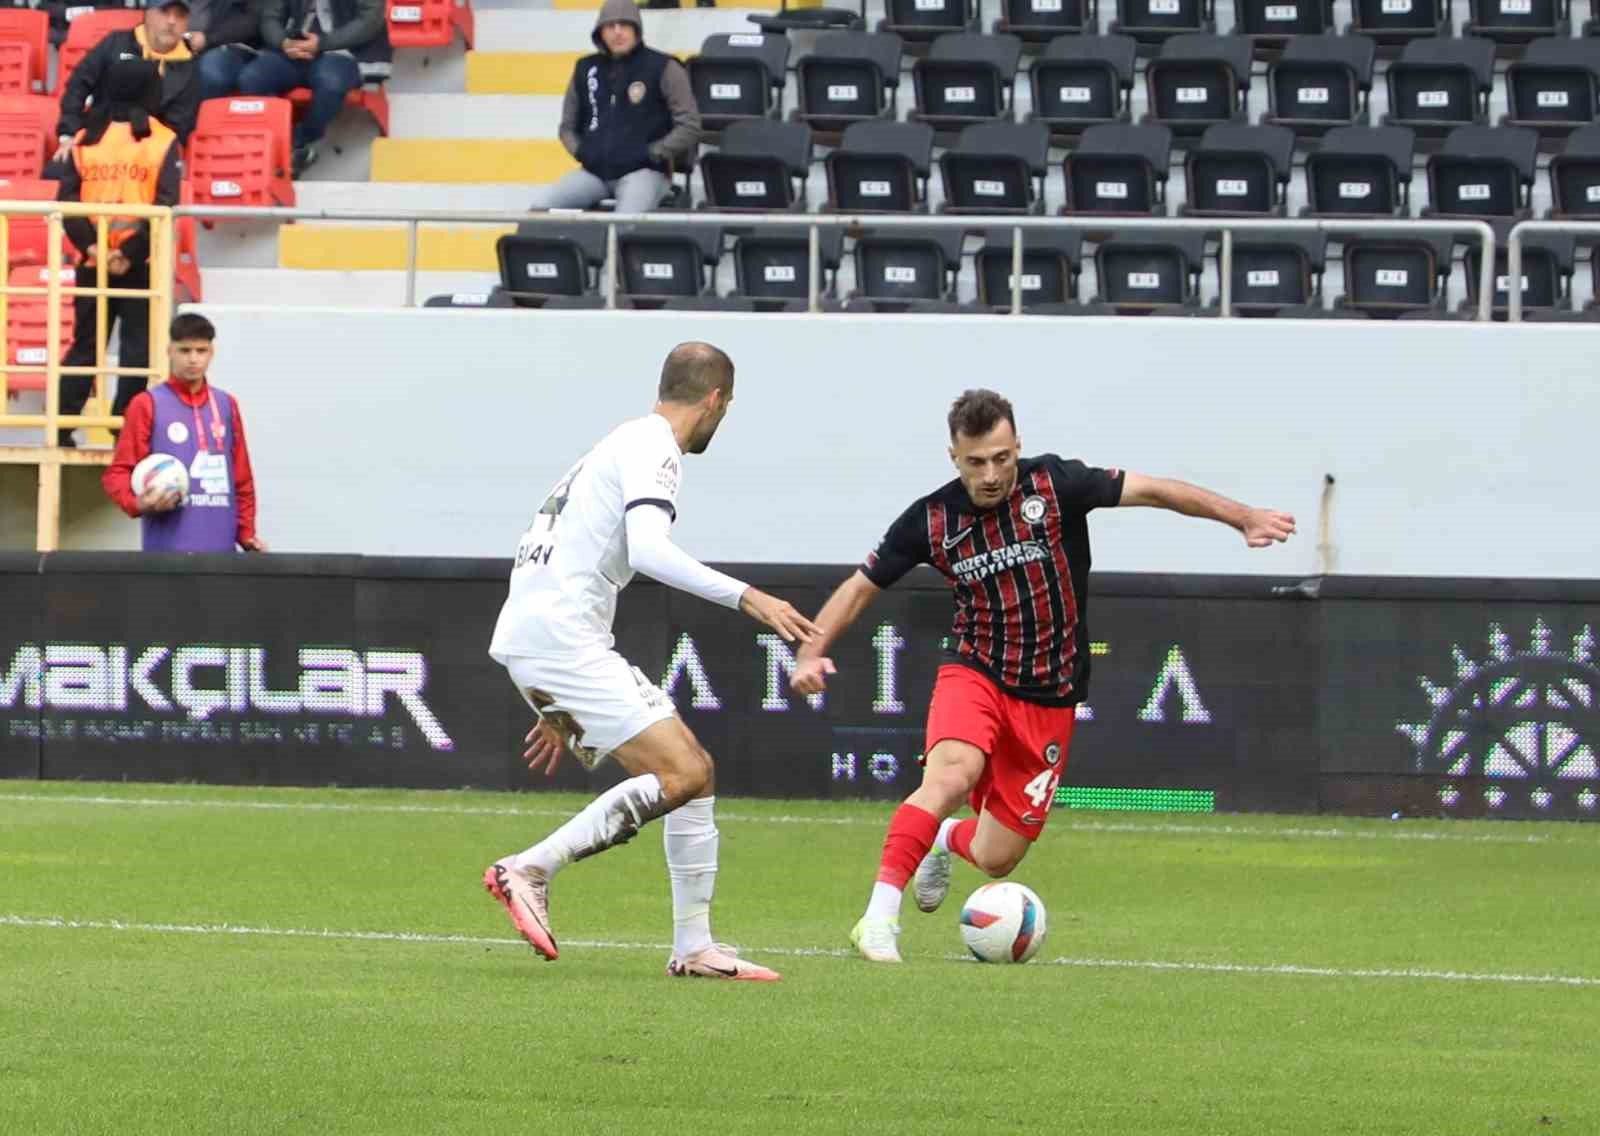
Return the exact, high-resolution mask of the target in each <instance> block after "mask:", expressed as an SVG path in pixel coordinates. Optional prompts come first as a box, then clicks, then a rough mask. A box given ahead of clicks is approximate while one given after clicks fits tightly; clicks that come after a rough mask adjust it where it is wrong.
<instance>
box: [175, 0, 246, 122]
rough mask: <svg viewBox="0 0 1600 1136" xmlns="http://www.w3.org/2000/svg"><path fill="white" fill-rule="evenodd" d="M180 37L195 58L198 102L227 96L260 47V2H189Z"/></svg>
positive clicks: (244, 0)
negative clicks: (184, 30)
mask: <svg viewBox="0 0 1600 1136" xmlns="http://www.w3.org/2000/svg"><path fill="white" fill-rule="evenodd" d="M183 38H184V42H185V43H187V44H188V45H189V50H190V51H192V52H194V53H195V55H197V56H199V60H200V61H199V63H198V64H197V66H198V68H199V70H200V101H201V102H204V101H205V100H206V99H220V98H222V97H223V96H224V95H231V94H233V92H235V91H237V90H238V89H239V72H240V71H242V70H244V65H245V64H246V63H249V62H250V61H251V60H252V59H254V58H255V57H256V51H257V50H258V49H259V48H260V47H261V0H191V2H190V5H189V31H188V33H187V34H185V36H184V37H183Z"/></svg>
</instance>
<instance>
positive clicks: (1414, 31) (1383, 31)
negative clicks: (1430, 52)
mask: <svg viewBox="0 0 1600 1136" xmlns="http://www.w3.org/2000/svg"><path fill="white" fill-rule="evenodd" d="M1350 15H1351V20H1350V24H1349V26H1348V27H1347V28H1346V29H1345V31H1346V32H1349V33H1353V34H1356V35H1364V36H1371V37H1372V39H1373V40H1374V41H1375V42H1376V43H1377V44H1378V46H1379V47H1381V48H1385V49H1390V48H1395V47H1399V46H1402V45H1403V44H1406V43H1408V42H1409V41H1411V40H1414V39H1425V38H1428V37H1430V36H1448V35H1449V34H1450V27H1451V20H1450V0H1350Z"/></svg>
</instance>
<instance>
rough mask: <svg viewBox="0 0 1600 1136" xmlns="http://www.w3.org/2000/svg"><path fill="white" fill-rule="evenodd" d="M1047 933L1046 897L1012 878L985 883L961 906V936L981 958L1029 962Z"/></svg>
mask: <svg viewBox="0 0 1600 1136" xmlns="http://www.w3.org/2000/svg"><path fill="white" fill-rule="evenodd" d="M1044 934H1045V915H1044V901H1043V900H1041V899H1040V898H1039V897H1038V895H1036V894H1035V893H1034V891H1033V889H1032V888H1028V887H1024V886H1023V885H1022V884H1019V883H1013V882H1012V881H1011V880H1001V881H999V882H998V883H992V884H984V885H983V886H982V887H981V888H979V889H978V890H977V891H975V892H973V893H972V894H971V895H970V896H968V897H967V902H966V903H964V904H962V906H961V939H962V941H963V942H965V943H966V944H967V949H968V950H969V951H971V952H972V953H973V954H974V955H976V956H977V958H978V960H979V961H980V962H1027V961H1028V960H1029V959H1031V958H1032V957H1033V956H1034V955H1036V954H1038V952H1039V946H1040V944H1041V943H1043V942H1044Z"/></svg>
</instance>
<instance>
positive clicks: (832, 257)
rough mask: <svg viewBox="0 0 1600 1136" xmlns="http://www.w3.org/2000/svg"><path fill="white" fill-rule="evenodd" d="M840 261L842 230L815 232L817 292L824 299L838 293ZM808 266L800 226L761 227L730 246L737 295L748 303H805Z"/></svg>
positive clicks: (806, 239)
mask: <svg viewBox="0 0 1600 1136" xmlns="http://www.w3.org/2000/svg"><path fill="white" fill-rule="evenodd" d="M843 259H844V230H843V229H842V228H840V227H838V226H827V227H821V228H819V229H818V230H817V266H818V267H819V268H820V269H821V271H822V279H821V280H820V281H819V282H818V285H817V290H818V292H819V293H820V294H821V295H822V296H823V297H824V298H829V299H831V298H833V297H834V296H835V295H837V293H838V287H839V264H840V262H841V261H842V260H843ZM810 265H811V237H810V232H809V231H808V230H807V229H806V228H804V227H803V226H796V227H795V228H793V229H791V228H788V227H778V226H772V227H763V228H760V229H755V230H753V231H751V232H749V233H746V234H745V235H743V236H741V237H740V238H739V239H738V240H737V241H736V242H735V243H734V246H733V268H734V279H735V286H734V291H735V293H736V294H737V295H740V296H747V297H749V298H750V299H752V300H777V301H785V302H787V301H790V300H805V299H807V298H808V292H807V287H808V285H807V276H808V274H809V272H810Z"/></svg>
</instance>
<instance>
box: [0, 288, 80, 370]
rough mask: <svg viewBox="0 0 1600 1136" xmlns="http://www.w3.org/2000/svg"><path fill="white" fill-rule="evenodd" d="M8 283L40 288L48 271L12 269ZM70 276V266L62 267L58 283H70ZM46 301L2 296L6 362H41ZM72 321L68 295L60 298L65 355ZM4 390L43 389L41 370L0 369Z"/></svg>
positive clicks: (46, 328) (63, 351)
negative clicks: (3, 297)
mask: <svg viewBox="0 0 1600 1136" xmlns="http://www.w3.org/2000/svg"><path fill="white" fill-rule="evenodd" d="M8 279H9V280H10V282H11V284H12V285H13V286H17V287H25V288H42V287H44V286H45V284H46V283H47V282H48V281H49V270H48V269H44V268H37V267H34V268H13V269H12V270H11V273H10V276H9V277H8ZM73 280H74V275H73V272H72V270H71V269H63V270H62V273H61V282H62V283H63V284H66V285H69V286H70V285H71V284H72V282H73ZM49 313H50V308H49V300H48V299H47V298H46V297H44V296H7V297H6V364H7V365H11V364H22V365H25V366H40V365H42V364H43V363H44V361H45V348H46V345H47V344H48V343H49V342H50V340H49V336H48V334H47V331H48V328H49V322H48V321H49ZM75 324H76V321H75V319H74V315H73V306H72V297H70V296H63V297H62V298H61V330H60V336H59V340H60V345H61V354H62V355H66V353H67V349H68V348H69V347H71V346H72V333H73V330H74V327H75ZM0 375H3V379H0V382H3V384H4V386H5V388H6V393H7V394H8V395H10V394H16V393H17V392H18V391H36V390H43V389H44V373H43V372H28V373H23V374H10V373H5V372H0Z"/></svg>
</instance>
